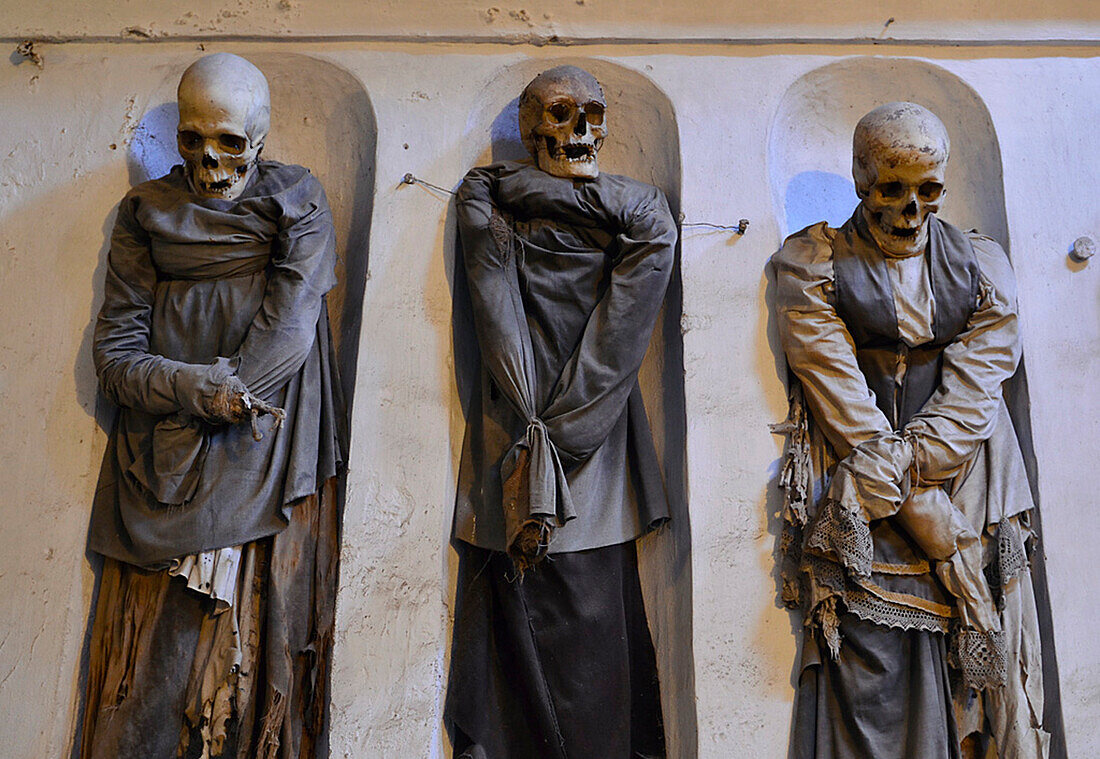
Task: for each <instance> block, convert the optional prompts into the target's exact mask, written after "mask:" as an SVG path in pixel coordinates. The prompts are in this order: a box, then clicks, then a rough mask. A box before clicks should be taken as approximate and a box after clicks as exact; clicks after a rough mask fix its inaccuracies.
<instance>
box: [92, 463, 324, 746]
mask: <svg viewBox="0 0 1100 759" xmlns="http://www.w3.org/2000/svg"><path fill="white" fill-rule="evenodd" d="M335 493H336V483H335V480H330V481H329V482H328V483H326V485H325V487H324V488H323V490H322V492H321V494H320V495H319V496H317V495H315V496H308V497H306V498H304V499H302V500H301V501H299V502H298V503H297V504H295V507H294V509H293V510H292V512H291V522H290V525H289V526H288V527H287V529H286V530H284V531H283V532H281V533H279V534H278V535H276V536H274V537H272V538H266V539H262V540H259V541H254V542H251V543H248V544H246V545H245V546H244V547H243V550H242V562H241V567H240V573H239V581H238V585H237V589H236V591H237V592H236V598H237V603H236V604H235V605H234V606H233V607H232V608H231V609H228V610H226V611H219V609H218V607H217V604H216V602H215V600H214V599H211V598H210V597H208V596H205V595H204V594H201V593H198V592H196V591H194V590H191V589H189V588H188V587H187V584H186V581H185V578H183V577H174V576H172V575H170V574H168V572H167V571H165V570H159V571H148V570H143V569H141V568H139V567H135V566H132V565H129V564H125V563H123V562H119V561H116V560H113V559H110V558H108V559H106V560H105V562H104V568H103V574H102V578H101V581H100V590H99V600H98V602H97V607H96V616H95V621H94V623H93V628H92V641H91V649H90V650H91V658H90V664H89V671H88V685H87V695H86V700H85V717H84V727H83V738H82V747H81V757H83V759H150V758H152V757H158V758H163V759H172V758H173V757H181V758H186V759H200V758H201V759H208V758H212V759H217V758H219V757H220V758H222V759H228V758H229V757H232V758H233V759H256V758H258V757H259V758H262V759H269V758H271V759H275V758H277V759H309V758H311V757H313V756H314V755H315V753H314V748H315V745H316V740H317V738H318V736H319V735H320V731H321V727H322V717H323V709H324V703H325V694H324V683H325V679H324V673H325V671H326V668H327V663H328V659H329V656H330V652H331V646H332V635H333V625H332V619H333V618H332V609H333V604H334V601H335V592H336V534H337V531H336V526H337V524H336V523H337V519H338V514H337V508H336V503H337V500H336V497H335Z"/></svg>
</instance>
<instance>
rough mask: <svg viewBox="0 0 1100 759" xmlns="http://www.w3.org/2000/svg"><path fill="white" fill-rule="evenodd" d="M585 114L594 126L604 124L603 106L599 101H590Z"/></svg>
mask: <svg viewBox="0 0 1100 759" xmlns="http://www.w3.org/2000/svg"><path fill="white" fill-rule="evenodd" d="M584 116H585V118H586V119H588V123H589V124H591V125H592V126H600V125H601V124H603V106H602V105H600V104H599V103H588V104H587V105H585V107H584Z"/></svg>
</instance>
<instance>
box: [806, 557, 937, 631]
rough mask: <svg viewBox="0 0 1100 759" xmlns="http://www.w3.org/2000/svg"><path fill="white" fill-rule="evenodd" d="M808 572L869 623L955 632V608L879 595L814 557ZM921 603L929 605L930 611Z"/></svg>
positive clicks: (809, 558)
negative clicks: (953, 618) (953, 626)
mask: <svg viewBox="0 0 1100 759" xmlns="http://www.w3.org/2000/svg"><path fill="white" fill-rule="evenodd" d="M804 569H805V572H806V575H807V577H808V578H809V581H810V582H811V583H813V584H816V585H817V586H818V587H819V588H821V589H825V590H827V591H829V592H828V593H827V594H826V595H835V596H838V597H839V598H840V599H841V600H843V601H844V605H845V607H846V608H847V609H848V611H850V612H852V613H853V614H855V615H856V616H857V617H859V618H860V619H862V620H864V621H865V622H871V623H873V624H876V625H882V626H883V627H894V628H897V629H901V630H924V631H927V632H940V633H946V632H948V631H949V630H950V629H951V625H952V617H953V615H954V609H951V608H950V607H947V606H941V605H940V604H934V603H932V602H931V601H924V600H923V599H918V598H915V597H911V596H906V597H905V599H904V600H901V599H899V600H892V599H891V598H889V597H884V596H883V595H880V594H887V593H888V592H887V591H885V590H882V589H881V588H880V589H878V592H876V590H875V589H874V588H869V587H863V586H861V585H857V584H855V583H853V582H852V581H850V580H848V579H846V578H845V576H844V570H843V568H841V567H840V565H838V564H836V563H834V562H832V561H829V560H827V559H823V558H820V557H817V556H813V555H811V554H807V555H806V562H805V565H804ZM889 595H891V596H895V597H897V596H898V594H889ZM921 604H926V605H927V608H925V607H923V606H922V605H921ZM936 609H939V610H940V611H939V612H937V611H936ZM815 616H820V615H815ZM831 647H832V646H830V648H831Z"/></svg>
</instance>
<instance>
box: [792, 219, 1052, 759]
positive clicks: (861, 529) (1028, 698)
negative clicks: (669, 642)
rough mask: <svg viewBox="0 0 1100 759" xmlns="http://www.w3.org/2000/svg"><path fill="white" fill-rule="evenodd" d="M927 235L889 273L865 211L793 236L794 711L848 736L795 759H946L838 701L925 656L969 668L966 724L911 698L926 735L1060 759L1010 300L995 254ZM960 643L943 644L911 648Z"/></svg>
mask: <svg viewBox="0 0 1100 759" xmlns="http://www.w3.org/2000/svg"><path fill="white" fill-rule="evenodd" d="M929 227H930V229H929V245H928V247H927V251H926V252H925V253H924V254H923V255H917V256H915V257H905V258H901V257H897V258H891V257H887V256H884V255H883V254H881V252H879V251H878V249H877V248H876V247H875V246H874V243H873V241H872V240H871V239H870V236H869V234H868V233H867V230H866V224H865V221H864V218H863V214H862V213H861V210H860V209H857V211H856V213H855V214H854V215H853V217H852V220H850V221H849V222H848V223H847V224H845V225H844V226H843V227H842V228H840V229H839V230H834V229H830V228H828V227H827V226H825V225H824V224H819V225H815V226H813V227H809V228H808V229H806V230H804V231H802V232H799V233H798V234H796V235H792V236H791V237H790V238H789V239H788V240H787V242H786V243H785V244H784V246H783V248H782V250H781V251H780V252H779V253H777V254H776V256H775V257H774V258H773V261H774V265H775V269H776V282H777V292H776V313H777V322H778V326H779V333H780V339H781V342H782V344H783V348H784V351H785V353H786V355H787V359H788V364H789V366H790V369H791V373H792V387H791V400H792V403H791V414H790V416H789V418H788V420H787V422H786V423H785V425H783V426H782V427H781V428H780V429H781V430H782V431H785V432H787V433H788V436H789V445H788V455H787V463H786V466H785V468H784V472H783V476H782V480H781V485H782V486H783V487H784V488H785V491H786V498H787V507H786V518H787V522H788V529H787V532H786V534H785V536H784V542H785V545H786V548H787V551H788V556H787V559H786V567H785V575H786V581H785V591H784V592H785V597H786V600H787V601H788V602H789V603H791V604H794V605H797V604H801V605H802V606H803V608H804V609H806V611H807V625H808V626H809V629H808V631H807V649H806V653H805V658H804V669H803V674H802V678H801V680H800V689H799V694H798V698H799V706H798V710H797V711H798V714H799V719H800V720H801V719H802V718H803V717H804V716H805V715H808V714H814V713H816V714H817V715H818V721H817V722H815V723H814V724H816V725H817V728H814V730H812V731H811V733H813V734H819V733H820V732H821V730H822V729H825V730H826V731H827V732H828V731H833V730H834V729H833V728H832V727H829V725H830V724H833V723H831V722H830V721H829V720H828V719H825V718H824V716H823V715H828V714H831V715H832V719H833V720H835V724H836V725H837V726H844V730H845V731H846V735H844V736H841V735H839V734H837V733H835V731H833V733H832V734H831V737H830V736H826V737H821V736H820V735H819V736H818V737H819V739H818V740H809V741H807V740H805V739H806V738H807V733H806V730H809V729H810V728H809V727H808V726H807V724H804V723H803V724H800V727H799V728H798V730H796V732H798V737H799V740H801V743H800V742H799V740H796V745H801V746H802V747H803V753H800V754H798V755H799V756H806V757H815V756H816V757H821V758H822V759H824V758H825V757H833V756H836V757H845V756H853V757H854V756H858V755H860V753H859V751H858V750H856V747H858V746H863V745H864V742H870V743H868V744H867V745H872V746H875V747H876V748H875V750H874V751H873V752H872V754H871V755H874V756H876V757H879V756H881V757H895V756H896V757H906V758H908V757H913V759H915V758H916V757H918V756H925V755H927V756H939V755H941V753H940V752H939V750H936V752H934V753H932V754H926V753H922V752H923V751H926V749H925V748H919V747H918V748H916V749H912V750H910V749H908V748H905V744H904V743H898V742H896V741H895V742H891V740H890V737H891V736H892V735H894V733H892V732H891V731H890V729H888V725H887V723H886V722H884V721H883V720H886V719H887V716H888V714H889V713H890V712H889V710H888V709H885V708H884V709H882V710H879V711H877V712H876V711H874V710H857V713H856V716H853V714H852V713H850V712H848V711H847V709H848V706H846V705H845V704H844V703H843V701H842V699H843V698H844V697H845V696H844V695H843V693H842V689H841V688H840V687H839V685H836V684H837V683H843V682H847V679H846V678H848V679H850V677H851V675H848V674H845V673H846V672H849V671H850V672H857V671H859V668H860V667H866V666H871V665H869V664H867V663H866V661H864V660H866V657H867V656H872V655H873V656H874V657H877V658H879V659H883V657H885V656H886V654H885V653H883V652H890V651H893V652H894V653H893V654H891V655H893V656H896V657H901V658H900V659H897V660H893V661H886V660H885V659H883V662H882V666H881V667H879V666H871V668H872V669H875V670H876V671H892V670H896V671H899V672H900V671H908V670H909V667H910V665H911V666H918V665H917V664H915V663H914V662H910V664H906V663H905V657H912V656H915V655H916V652H918V651H920V652H923V653H921V656H922V657H924V659H925V661H924V663H923V664H920V665H919V666H922V667H926V666H927V667H932V668H933V670H935V671H939V669H940V668H941V666H942V664H943V660H944V658H945V657H946V659H947V660H948V661H951V662H953V663H954V664H955V666H956V668H957V669H956V670H955V671H956V672H957V673H958V675H957V678H958V681H957V682H956V683H955V688H954V710H955V712H956V714H955V715H954V716H952V715H951V713H950V709H941V708H939V707H938V706H937V703H938V699H939V698H940V696H939V695H938V694H939V692H940V690H939V687H938V686H935V687H932V686H931V685H930V686H929V687H922V688H920V689H914V691H913V694H912V696H911V699H912V700H911V701H909V702H908V703H907V706H906V708H907V710H908V714H909V715H910V718H914V717H915V715H920V714H924V715H926V717H927V719H928V724H927V726H925V727H924V728H920V729H921V730H924V731H926V732H927V734H929V735H932V734H937V731H938V730H940V727H938V726H937V725H938V721H942V720H945V719H948V720H950V721H952V723H953V725H954V724H956V723H957V726H958V738H959V739H966V738H967V736H968V735H970V733H972V732H978V733H981V734H987V735H990V736H991V737H992V738H993V739H994V740H995V741H996V742H997V746H998V748H999V750H1000V751H1001V752H1002V754H1001V755H1002V756H1014V757H1016V756H1019V757H1041V756H1045V751H1046V749H1045V746H1046V741H1047V739H1048V736H1047V735H1046V734H1045V733H1044V732H1043V731H1042V729H1041V728H1040V727H1039V724H1040V719H1041V715H1042V685H1041V683H1042V677H1041V668H1040V662H1039V653H1038V652H1039V648H1038V630H1037V619H1036V613H1035V608H1034V603H1033V602H1031V603H1030V605H1028V604H1029V602H1030V598H1031V579H1030V575H1029V573H1028V572H1026V571H1024V570H1025V569H1026V567H1027V559H1026V550H1025V546H1026V545H1027V544H1028V543H1029V541H1030V539H1031V533H1030V529H1029V527H1028V512H1029V510H1030V509H1032V508H1033V503H1032V500H1031V495H1030V490H1029V488H1028V483H1027V479H1026V474H1025V469H1024V463H1023V458H1022V454H1021V452H1020V445H1019V442H1018V440H1017V437H1016V434H1015V431H1014V429H1013V426H1012V421H1011V417H1010V415H1009V413H1008V410H1007V408H1006V406H1005V402H1004V400H1003V398H1002V386H1003V385H1004V383H1005V382H1007V381H1009V380H1010V379H1011V377H1012V376H1013V374H1014V372H1015V370H1016V366H1017V363H1018V362H1019V357H1020V351H1019V341H1018V328H1017V318H1016V311H1015V284H1014V280H1013V277H1012V272H1011V268H1010V267H1009V264H1008V260H1007V257H1006V256H1005V255H1004V253H1003V251H1001V249H1000V248H999V246H997V245H996V243H994V242H993V241H992V240H990V239H989V238H984V237H981V236H978V235H973V234H971V235H963V234H962V233H960V232H958V230H955V229H954V228H953V227H951V226H950V225H947V224H945V223H944V222H941V221H939V220H938V219H936V218H935V217H934V216H932V217H929ZM914 260H916V261H919V262H921V265H920V266H919V267H918V266H917V265H916V264H913V263H911V262H912V261H914ZM956 546H957V547H958V548H959V552H958V553H957V554H954V555H952V551H954V550H955V547H956ZM964 549H965V550H964ZM960 557H961V559H960ZM949 559H950V560H949ZM989 576H993V577H994V578H995V579H996V582H995V583H989V582H988V581H987V577H989ZM866 622H870V623H872V626H871V627H868V626H867V625H866V624H864V623H866ZM857 623H858V624H857ZM880 628H881V629H880ZM948 633H951V635H950V637H949V643H948V645H947V646H946V647H945V646H944V645H943V644H942V643H939V644H933V643H918V642H916V641H915V639H914V637H913V636H914V635H917V636H918V637H919V636H933V637H940V636H946V635H947V634H948ZM890 636H892V637H893V643H891V644H890V645H883V644H881V643H879V644H872V643H871V638H872V637H874V638H875V639H883V640H886V639H888V638H889V637H890ZM906 641H908V642H906ZM822 648H823V649H824V650H825V651H826V653H824V654H818V653H816V652H817V651H818V650H819V649H822ZM869 652H875V653H873V654H872V653H869ZM860 661H864V663H863V664H859V663H858V662H860ZM828 683H833V684H834V685H832V686H831V685H828ZM922 694H924V695H922ZM903 696H904V694H903ZM811 703H816V704H817V706H816V707H811V706H809V704H811ZM937 710H938V711H937ZM937 714H938V715H939V716H938V717H937V716H936V715H937ZM823 726H824V727H823ZM884 728H887V729H884ZM837 729H840V728H839V727H837ZM876 736H877V737H876ZM876 741H877V743H876ZM813 746H816V747H817V748H816V750H817V751H818V753H814V750H813V749H812V748H808V747H813ZM841 747H844V748H841ZM956 750H958V747H957V746H956V748H955V749H953V750H952V751H951V752H948V753H947V754H942V755H944V756H955V755H956V754H955V753H953V752H954V751H956ZM851 751H855V753H846V752H851Z"/></svg>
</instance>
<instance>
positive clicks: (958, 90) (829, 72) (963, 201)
mask: <svg viewBox="0 0 1100 759" xmlns="http://www.w3.org/2000/svg"><path fill="white" fill-rule="evenodd" d="M899 100H908V101H912V102H915V103H920V104H921V105H923V106H925V107H927V108H928V109H929V110H931V111H932V112H933V113H935V114H936V115H937V116H939V118H940V119H941V120H942V121H943V123H944V125H945V126H946V127H947V132H948V134H949V135H950V137H951V158H950V160H949V161H948V163H947V178H946V181H945V186H946V188H947V194H946V196H945V200H944V203H943V207H942V210H941V212H940V214H939V215H940V216H942V217H943V218H944V219H946V220H947V221H950V222H951V223H952V224H954V225H955V226H958V227H962V228H963V229H979V230H981V231H982V232H983V233H985V234H987V235H989V236H990V237H993V238H994V239H996V240H997V241H998V242H1000V243H1001V245H1003V246H1004V247H1005V250H1008V242H1009V241H1008V223H1007V220H1006V217H1005V203H1004V181H1003V175H1002V170H1001V149H1000V145H999V143H998V142H997V134H996V132H995V131H994V129H993V121H992V119H991V118H990V116H989V111H988V109H987V108H986V106H985V103H984V102H982V99H981V97H979V96H978V94H977V93H976V92H975V91H974V90H973V89H971V88H970V86H969V85H967V84H966V83H965V82H963V81H962V80H961V79H959V78H958V77H957V76H955V75H954V74H952V73H950V72H949V71H947V70H945V69H942V68H940V67H939V66H935V65H933V64H931V63H928V62H926V61H921V60H915V59H910V58H879V57H858V58H847V59H844V60H841V61H837V62H836V63H831V64H828V65H826V66H822V67H821V68H818V69H814V70H813V71H811V72H809V73H807V74H805V75H804V76H802V77H801V78H800V79H798V80H797V81H796V82H795V83H794V84H792V85H791V86H790V87H789V88H788V89H787V92H786V93H785V94H784V96H783V99H782V101H781V102H780V104H779V109H778V111H777V112H776V115H775V118H774V119H773V121H772V125H771V129H770V130H769V135H768V173H769V176H770V178H771V186H772V199H773V201H774V203H775V209H776V214H777V215H778V217H779V219H780V226H781V229H782V232H783V234H784V235H789V234H791V233H793V232H797V231H798V230H800V229H803V228H805V227H807V226H809V225H810V224H815V223H817V222H819V221H822V220H826V221H828V222H829V225H830V226H840V225H841V224H843V223H844V222H845V221H847V219H848V217H849V216H851V214H852V211H853V209H855V207H856V204H857V203H858V202H859V198H857V197H856V193H855V185H854V184H853V182H852V132H853V131H854V130H855V126H856V122H857V121H859V119H860V118H861V117H862V116H863V115H864V114H865V113H867V112H868V111H870V110H871V109H872V108H874V107H876V106H878V105H882V104H883V103H889V102H893V101H899Z"/></svg>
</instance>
